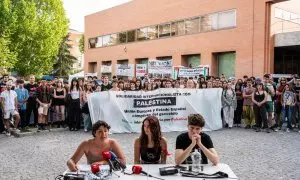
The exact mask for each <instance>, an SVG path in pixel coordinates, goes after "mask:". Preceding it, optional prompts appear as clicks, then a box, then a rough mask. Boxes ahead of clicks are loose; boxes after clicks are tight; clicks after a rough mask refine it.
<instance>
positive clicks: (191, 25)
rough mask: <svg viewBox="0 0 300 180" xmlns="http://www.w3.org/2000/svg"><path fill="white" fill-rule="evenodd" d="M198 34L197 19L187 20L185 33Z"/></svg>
mask: <svg viewBox="0 0 300 180" xmlns="http://www.w3.org/2000/svg"><path fill="white" fill-rule="evenodd" d="M198 32H199V18H194V19H189V20H186V21H185V33H186V34H195V33H198Z"/></svg>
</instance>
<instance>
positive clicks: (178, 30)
mask: <svg viewBox="0 0 300 180" xmlns="http://www.w3.org/2000/svg"><path fill="white" fill-rule="evenodd" d="M184 26H185V25H184V21H177V22H173V23H172V25H171V29H172V36H181V35H184Z"/></svg>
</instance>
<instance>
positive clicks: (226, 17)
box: [218, 10, 236, 29]
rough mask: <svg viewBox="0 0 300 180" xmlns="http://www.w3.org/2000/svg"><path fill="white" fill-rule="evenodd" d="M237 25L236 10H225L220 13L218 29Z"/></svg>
mask: <svg viewBox="0 0 300 180" xmlns="http://www.w3.org/2000/svg"><path fill="white" fill-rule="evenodd" d="M235 26H236V11H235V10H230V11H224V12H220V13H218V29H222V28H230V27H235Z"/></svg>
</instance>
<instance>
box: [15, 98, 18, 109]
mask: <svg viewBox="0 0 300 180" xmlns="http://www.w3.org/2000/svg"><path fill="white" fill-rule="evenodd" d="M18 104H19V102H18V99H17V96H15V110H16V111H18V109H19V108H18Z"/></svg>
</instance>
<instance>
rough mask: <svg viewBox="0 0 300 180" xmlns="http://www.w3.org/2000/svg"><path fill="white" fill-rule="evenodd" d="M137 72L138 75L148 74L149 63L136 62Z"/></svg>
mask: <svg viewBox="0 0 300 180" xmlns="http://www.w3.org/2000/svg"><path fill="white" fill-rule="evenodd" d="M135 72H136V74H135V76H136V77H144V75H145V74H147V64H136V65H135Z"/></svg>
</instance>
